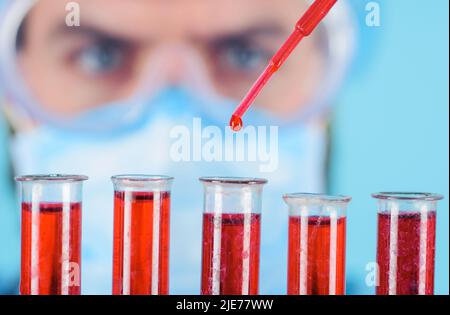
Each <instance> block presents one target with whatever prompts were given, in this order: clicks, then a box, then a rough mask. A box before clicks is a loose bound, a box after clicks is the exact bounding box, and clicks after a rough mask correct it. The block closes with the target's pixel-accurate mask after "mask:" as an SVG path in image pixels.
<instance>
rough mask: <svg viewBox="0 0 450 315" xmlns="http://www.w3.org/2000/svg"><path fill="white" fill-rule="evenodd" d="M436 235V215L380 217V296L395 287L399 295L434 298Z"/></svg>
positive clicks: (378, 250)
mask: <svg viewBox="0 0 450 315" xmlns="http://www.w3.org/2000/svg"><path fill="white" fill-rule="evenodd" d="M391 222H392V224H395V225H396V227H392V230H391ZM435 233H436V213H429V214H426V215H425V216H421V215H420V214H414V213H411V214H401V215H398V216H397V217H393V216H391V215H389V214H381V213H380V214H378V237H379V238H378V242H379V243H378V249H377V261H378V264H379V275H380V279H379V280H380V283H379V286H378V287H377V294H383V295H386V294H389V290H390V289H391V290H393V285H392V284H394V283H395V292H396V294H398V295H417V294H419V292H421V293H422V294H427V295H429V294H433V292H434V253H435V238H436V234H435ZM421 244H422V247H421ZM394 251H395V252H394ZM394 260H395V261H394ZM421 260H423V261H421ZM394 269H395V270H394ZM390 283H391V288H390V286H389V284H390Z"/></svg>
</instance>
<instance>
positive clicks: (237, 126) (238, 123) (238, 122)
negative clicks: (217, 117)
mask: <svg viewBox="0 0 450 315" xmlns="http://www.w3.org/2000/svg"><path fill="white" fill-rule="evenodd" d="M242 126H243V123H242V119H241V117H239V116H236V115H233V116H232V117H231V120H230V127H231V129H232V130H233V131H236V132H238V131H240V130H241V129H242Z"/></svg>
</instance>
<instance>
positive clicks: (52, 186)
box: [16, 175, 88, 295]
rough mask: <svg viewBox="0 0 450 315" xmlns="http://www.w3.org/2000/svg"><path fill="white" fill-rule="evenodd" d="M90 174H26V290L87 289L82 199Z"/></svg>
mask: <svg viewBox="0 0 450 315" xmlns="http://www.w3.org/2000/svg"><path fill="white" fill-rule="evenodd" d="M87 179H88V178H87V177H86V176H79V175H32V176H20V177H17V178H16V181H17V182H19V184H20V193H21V201H22V245H21V246H22V250H21V273H20V293H21V294H23V295H77V294H80V293H81V201H82V184H83V181H85V180H87Z"/></svg>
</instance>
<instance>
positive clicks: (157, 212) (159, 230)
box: [113, 191, 170, 295]
mask: <svg viewBox="0 0 450 315" xmlns="http://www.w3.org/2000/svg"><path fill="white" fill-rule="evenodd" d="M169 218H170V193H169V192H161V193H158V194H157V193H153V192H123V191H116V192H115V194H114V257H113V294H115V295H120V294H124V295H134V294H138V295H144V294H145V295H148V294H153V295H156V294H159V295H166V294H169V232H170V231H169V229H170V226H169Z"/></svg>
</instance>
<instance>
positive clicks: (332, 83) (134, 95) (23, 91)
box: [0, 0, 355, 130]
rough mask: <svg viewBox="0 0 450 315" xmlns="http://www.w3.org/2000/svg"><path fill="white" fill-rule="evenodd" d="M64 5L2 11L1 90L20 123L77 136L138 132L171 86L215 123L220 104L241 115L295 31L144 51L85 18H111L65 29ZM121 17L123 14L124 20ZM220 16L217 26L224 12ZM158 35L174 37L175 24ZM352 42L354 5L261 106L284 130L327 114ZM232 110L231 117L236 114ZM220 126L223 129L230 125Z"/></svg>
mask: <svg viewBox="0 0 450 315" xmlns="http://www.w3.org/2000/svg"><path fill="white" fill-rule="evenodd" d="M51 1H54V2H55V3H54V5H55V6H56V4H57V3H59V4H58V5H59V9H60V10H59V13H58V14H59V15H53V18H55V19H59V20H60V21H59V22H60V23H56V24H55V23H54V24H55V25H56V27H54V28H53V29H52V31H51V32H50V31H45V24H46V23H48V21H47V20H48V19H51V17H52V15H51V14H50V15H49V17H48V18H46V17H47V15H46V14H42V10H44V8H43V7H41V6H42V5H43V4H44V3H45V2H51ZM298 2H299V3H303V2H304V3H305V5H304V7H302V8H304V9H306V3H307V2H306V1H304V0H298ZM61 3H62V2H61V1H58V0H40V1H37V0H14V1H8V3H7V4H6V5H4V6H3V9H2V7H0V43H1V47H2V49H1V51H0V88H2V86H3V89H5V91H6V95H7V96H8V97H9V98H10V99H12V102H11V103H12V104H14V107H13V108H10V109H8V110H10V111H12V112H14V114H15V115H18V116H21V117H27V118H28V119H29V120H31V121H33V122H35V123H38V124H39V123H47V124H56V125H59V126H63V127H68V128H75V129H85V130H89V129H91V128H92V129H95V130H98V129H111V128H115V126H118V125H121V124H133V123H134V121H136V120H137V119H138V117H140V115H141V114H143V113H144V112H145V111H148V110H149V111H151V108H148V106H147V104H148V103H149V102H147V100H150V99H151V98H152V97H154V96H155V95H157V94H158V92H159V91H161V90H163V89H165V88H166V87H169V86H170V87H172V86H178V87H182V88H183V89H186V90H188V91H190V92H192V93H193V94H195V95H198V96H200V97H201V98H202V100H203V101H201V102H195V104H192V106H199V107H200V108H198V109H197V110H198V111H199V112H202V113H204V114H205V115H210V116H213V117H214V116H217V115H216V114H217V113H218V112H221V113H222V112H223V108H222V109H218V108H216V107H215V106H214V104H217V103H220V102H216V101H217V100H224V99H226V100H231V101H232V103H233V102H234V103H235V105H237V104H238V102H239V101H240V99H241V98H242V97H243V96H244V94H245V92H247V90H248V89H249V88H250V86H251V85H252V83H253V82H254V81H255V80H256V79H257V77H258V76H259V74H260V73H261V71H262V70H263V69H264V68H265V66H266V65H267V62H268V60H269V59H270V57H271V56H272V55H273V54H274V53H275V51H276V49H277V48H278V47H279V46H280V45H281V44H282V42H283V41H284V40H285V38H286V37H287V35H288V34H289V33H288V32H290V31H291V29H290V28H289V29H287V30H286V33H283V32H282V31H278V32H275V30H270V29H266V30H264V29H263V28H261V29H254V30H249V29H246V30H243V31H242V33H239V31H234V33H232V34H229V35H226V36H225V35H224V36H217V37H213V38H208V39H201V38H195V37H190V36H189V34H186V36H184V37H177V38H176V39H175V40H174V39H172V38H166V39H160V40H158V41H156V42H143V41H142V40H141V41H139V40H135V39H134V38H132V36H129V37H126V36H122V35H121V34H120V32H117V33H116V34H113V33H111V32H109V30H107V29H103V28H102V27H96V26H95V25H94V24H95V23H94V24H92V25H91V24H89V23H88V22H85V21H86V20H87V19H88V18H83V17H84V16H89V15H90V14H93V16H95V19H94V20H101V19H105V20H108V19H111V18H114V16H111V15H110V16H105V14H106V13H104V14H103V15H101V14H95V13H96V12H89V10H92V7H90V6H89V7H83V1H80V5H81V14H83V15H82V16H81V18H82V19H81V24H80V26H68V25H66V24H65V23H63V22H64V21H65V20H66V16H67V11H66V10H65V8H64V6H65V2H64V3H62V4H61ZM278 5H280V4H278ZM123 10H127V7H126V6H123ZM108 12H111V11H108ZM301 13H302V12H301V11H299V12H298V17H299V16H300V15H301ZM110 14H112V13H110ZM116 14H118V15H120V14H125V13H124V12H123V11H121V10H117V11H116ZM215 14H216V15H217V17H216V19H220V12H216V13H215ZM295 22H296V20H295V19H293V20H292V21H289V24H290V25H292V26H293V25H294V24H295ZM159 27H160V28H161V29H170V28H171V24H170V22H168V24H167V25H159ZM207 28H208V26H205V29H207ZM40 29H42V31H40ZM251 32H253V33H251ZM354 33H355V30H354V26H353V23H352V18H351V16H350V12H349V9H348V7H347V4H346V2H345V1H339V3H338V5H337V6H336V7H335V9H334V11H333V12H332V13H331V14H330V16H329V17H328V18H327V19H326V21H325V22H324V25H323V27H322V28H321V29H319V31H318V32H317V33H316V34H314V35H313V36H312V37H311V39H308V41H305V43H304V44H303V43H302V46H301V47H300V48H299V49H298V50H297V51H296V52H295V53H294V54H293V56H292V57H291V59H290V60H289V61H288V62H287V63H286V65H285V66H284V68H283V69H282V70H281V71H280V72H279V74H277V76H275V77H274V78H273V79H272V81H271V83H270V84H269V85H268V87H267V89H266V90H265V91H264V92H263V93H262V94H261V95H260V96H259V97H258V99H257V100H256V106H257V107H258V108H261V109H263V110H265V111H266V112H268V113H270V114H273V115H274V117H279V118H281V119H282V121H286V123H288V122H292V121H295V122H298V120H299V119H304V118H305V117H309V116H311V115H314V114H317V113H320V112H323V110H324V108H326V106H327V105H329V104H330V102H331V98H332V97H333V96H334V94H335V92H336V89H337V88H338V86H339V84H340V83H341V82H342V80H343V77H344V74H345V70H346V69H347V66H348V64H349V60H350V58H351V56H352V52H353V47H354V38H355V36H354ZM43 34H46V35H45V36H44V35H43ZM150 103H151V102H150ZM112 104H113V106H118V107H120V108H121V113H122V114H121V115H119V116H120V117H117V116H116V117H112V118H111V121H108V119H103V120H102V121H101V122H91V123H81V121H82V120H81V119H79V118H80V117H83V115H84V114H85V113H88V112H90V111H93V110H96V109H99V108H102V107H106V106H112ZM227 110H229V113H228V114H231V111H232V108H230V109H227ZM223 119H224V124H226V123H227V122H228V119H229V117H223ZM91 124H92V126H91Z"/></svg>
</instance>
